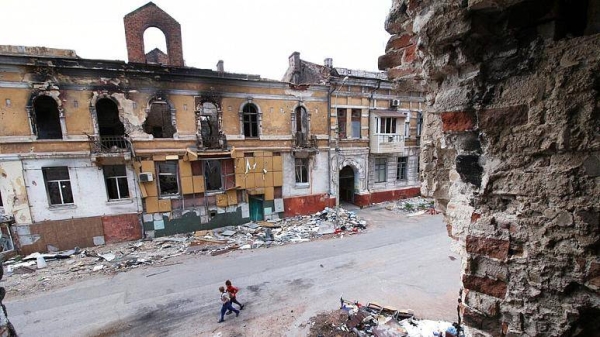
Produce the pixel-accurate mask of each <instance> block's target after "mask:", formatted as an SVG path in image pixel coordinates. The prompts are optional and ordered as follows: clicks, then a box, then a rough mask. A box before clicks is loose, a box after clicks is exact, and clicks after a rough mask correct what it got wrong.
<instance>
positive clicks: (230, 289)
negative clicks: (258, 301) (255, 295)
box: [225, 280, 244, 315]
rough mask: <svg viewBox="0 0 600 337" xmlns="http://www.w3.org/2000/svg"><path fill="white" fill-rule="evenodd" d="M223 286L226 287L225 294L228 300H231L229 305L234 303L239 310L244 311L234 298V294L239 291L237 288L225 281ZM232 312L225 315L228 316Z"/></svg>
mask: <svg viewBox="0 0 600 337" xmlns="http://www.w3.org/2000/svg"><path fill="white" fill-rule="evenodd" d="M225 285H226V286H227V292H228V293H229V298H230V299H231V303H232V304H233V303H235V304H237V305H239V306H240V310H244V305H243V304H242V303H240V302H238V300H237V298H236V294H237V292H238V291H239V289H238V288H236V287H234V286H233V285H231V281H229V280H227V281H225ZM231 312H232V311H231V310H229V312H228V313H227V314H228V315H229V314H230V313H231Z"/></svg>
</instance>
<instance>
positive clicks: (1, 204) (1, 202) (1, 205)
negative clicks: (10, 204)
mask: <svg viewBox="0 0 600 337" xmlns="http://www.w3.org/2000/svg"><path fill="white" fill-rule="evenodd" d="M0 207H4V201H2V193H0Z"/></svg>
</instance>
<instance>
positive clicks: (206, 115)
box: [198, 102, 219, 148]
mask: <svg viewBox="0 0 600 337" xmlns="http://www.w3.org/2000/svg"><path fill="white" fill-rule="evenodd" d="M218 114H219V110H218V108H217V105H216V104H214V103H213V102H203V103H202V105H200V106H199V107H198V116H199V119H200V120H199V121H200V136H201V137H202V144H203V145H204V147H207V148H215V147H218V146H219V120H218Z"/></svg>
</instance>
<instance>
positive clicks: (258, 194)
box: [0, 3, 335, 253]
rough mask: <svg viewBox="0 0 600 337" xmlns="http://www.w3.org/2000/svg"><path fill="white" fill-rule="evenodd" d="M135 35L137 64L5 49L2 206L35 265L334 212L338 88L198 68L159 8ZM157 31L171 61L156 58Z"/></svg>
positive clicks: (144, 11)
mask: <svg viewBox="0 0 600 337" xmlns="http://www.w3.org/2000/svg"><path fill="white" fill-rule="evenodd" d="M124 24H125V32H126V41H127V51H128V57H129V62H127V63H125V62H122V61H105V60H90V59H82V58H80V57H78V56H77V55H76V54H75V52H73V51H69V50H55V49H48V48H34V47H16V46H2V47H0V97H2V103H1V104H0V116H1V117H0V118H1V123H0V172H1V176H0V193H1V195H2V198H1V199H2V202H3V205H2V209H3V211H4V213H5V214H7V215H10V216H12V217H13V220H14V224H12V229H13V230H12V232H13V234H14V235H13V239H14V241H15V243H16V246H17V247H18V248H19V249H20V250H21V252H22V253H30V252H34V251H46V250H48V249H51V248H52V247H54V248H57V249H70V248H72V247H75V246H80V247H86V246H92V245H95V244H102V243H104V242H114V241H121V240H131V239H138V238H141V237H142V236H143V235H144V234H145V235H148V236H161V235H168V234H173V233H182V232H189V231H193V230H198V229H208V228H214V227H218V226H224V225H236V224H241V223H245V222H248V221H250V220H266V219H272V218H278V217H283V216H289V215H295V214H304V213H310V212H314V211H316V210H321V209H323V207H325V206H327V205H330V206H331V205H333V202H332V201H331V200H335V199H334V197H331V196H330V195H329V186H328V179H327V177H328V176H329V166H328V161H329V158H328V156H329V140H328V132H329V130H328V123H327V121H328V117H327V110H328V106H327V102H328V87H327V86H325V85H318V84H316V85H311V86H309V87H306V88H302V89H296V88H293V87H290V85H289V84H288V83H284V82H279V81H271V80H264V79H261V78H260V76H256V75H246V74H234V73H229V72H226V71H225V69H224V64H223V62H219V64H218V66H217V70H216V71H213V70H206V69H195V68H188V67H185V66H184V63H183V55H182V45H181V42H182V41H181V28H180V26H179V23H177V21H175V20H174V19H173V18H172V17H170V16H169V15H168V14H167V13H165V12H163V11H162V10H161V9H160V8H158V7H157V6H156V5H154V4H153V3H148V4H147V5H145V6H142V7H141V8H139V9H137V10H135V11H133V12H132V13H130V14H128V15H126V16H125V17H124ZM148 27H156V28H159V29H160V30H162V32H163V33H164V35H165V38H166V42H167V50H166V52H163V51H160V50H157V49H155V50H153V51H151V52H150V53H148V54H144V41H143V33H144V30H145V29H146V28H148ZM292 130H294V131H297V132H292Z"/></svg>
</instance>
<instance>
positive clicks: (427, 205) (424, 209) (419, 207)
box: [378, 197, 439, 216]
mask: <svg viewBox="0 0 600 337" xmlns="http://www.w3.org/2000/svg"><path fill="white" fill-rule="evenodd" d="M378 205H381V206H383V207H384V208H385V209H387V210H388V211H392V212H395V213H400V214H406V215H407V216H417V215H422V214H425V213H428V214H437V213H439V211H437V210H436V209H435V204H434V201H433V199H429V198H423V197H415V198H408V199H400V200H394V201H385V202H382V203H379V204H378Z"/></svg>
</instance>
